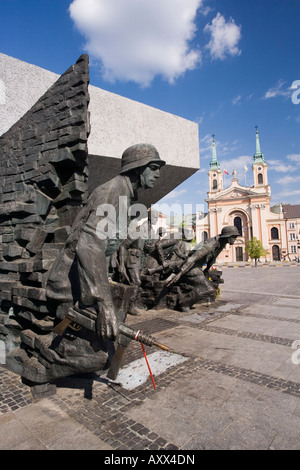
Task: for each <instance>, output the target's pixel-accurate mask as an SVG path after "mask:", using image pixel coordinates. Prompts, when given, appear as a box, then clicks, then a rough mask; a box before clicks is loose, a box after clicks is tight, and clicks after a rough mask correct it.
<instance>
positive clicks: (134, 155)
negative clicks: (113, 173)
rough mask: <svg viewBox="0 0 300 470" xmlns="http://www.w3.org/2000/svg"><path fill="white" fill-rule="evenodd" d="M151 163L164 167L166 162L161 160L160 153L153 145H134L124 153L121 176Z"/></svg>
mask: <svg viewBox="0 0 300 470" xmlns="http://www.w3.org/2000/svg"><path fill="white" fill-rule="evenodd" d="M149 163H158V164H159V165H160V166H163V165H165V163H166V162H165V161H163V160H162V159H161V158H160V156H159V153H158V151H157V150H156V148H155V147H153V145H151V144H136V145H132V146H131V147H129V148H128V149H126V150H125V151H124V152H123V155H122V160H121V171H120V175H122V174H124V173H127V171H130V170H134V169H135V168H140V167H142V166H146V165H148V164H149Z"/></svg>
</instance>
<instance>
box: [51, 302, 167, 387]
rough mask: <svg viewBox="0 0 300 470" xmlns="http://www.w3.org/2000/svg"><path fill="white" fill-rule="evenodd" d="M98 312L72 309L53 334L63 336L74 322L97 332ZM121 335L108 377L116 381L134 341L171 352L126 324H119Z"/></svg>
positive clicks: (76, 306)
mask: <svg viewBox="0 0 300 470" xmlns="http://www.w3.org/2000/svg"><path fill="white" fill-rule="evenodd" d="M96 319H97V312H96V309H94V308H93V307H85V308H80V307H79V306H78V304H75V305H74V306H73V307H70V308H69V310H68V312H67V313H66V316H65V318H64V319H63V320H62V321H61V322H60V323H59V324H58V325H56V326H55V328H54V329H53V332H54V333H56V334H57V335H59V336H61V335H62V334H63V333H64V331H65V330H66V329H67V327H68V326H70V324H71V323H72V322H75V323H76V324H78V325H80V326H83V327H84V328H87V329H88V330H91V331H96ZM118 326H119V335H118V338H117V349H116V352H115V354H114V357H113V360H112V362H111V365H110V368H109V371H108V374H107V377H108V378H109V379H112V380H115V379H116V378H117V375H118V373H119V369H120V367H121V361H122V359H123V356H124V354H125V351H126V347H127V346H128V344H129V343H130V341H131V340H132V339H133V340H135V341H138V342H140V343H142V344H145V345H147V346H156V347H157V348H160V349H162V350H164V351H170V348H169V347H168V346H165V345H164V344H161V343H159V342H158V341H157V340H156V339H155V338H154V337H153V336H151V335H149V334H145V333H143V332H141V331H137V330H134V329H133V328H131V327H130V326H128V325H125V323H123V322H120V323H119V325H118Z"/></svg>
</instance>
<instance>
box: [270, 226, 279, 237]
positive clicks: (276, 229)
mask: <svg viewBox="0 0 300 470" xmlns="http://www.w3.org/2000/svg"><path fill="white" fill-rule="evenodd" d="M271 240H279V233H278V228H276V227H273V228H271Z"/></svg>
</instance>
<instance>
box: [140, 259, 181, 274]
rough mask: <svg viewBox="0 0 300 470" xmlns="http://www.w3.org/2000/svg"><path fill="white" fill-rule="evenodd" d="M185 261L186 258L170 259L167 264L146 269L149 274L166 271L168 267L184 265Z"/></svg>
mask: <svg viewBox="0 0 300 470" xmlns="http://www.w3.org/2000/svg"><path fill="white" fill-rule="evenodd" d="M184 262H185V260H183V261H179V260H174V261H169V262H168V263H167V265H165V266H162V265H160V266H157V267H156V268H150V269H146V271H147V273H148V274H150V275H152V274H155V273H158V272H160V271H164V270H165V269H167V268H176V267H180V266H182V264H183V263H184Z"/></svg>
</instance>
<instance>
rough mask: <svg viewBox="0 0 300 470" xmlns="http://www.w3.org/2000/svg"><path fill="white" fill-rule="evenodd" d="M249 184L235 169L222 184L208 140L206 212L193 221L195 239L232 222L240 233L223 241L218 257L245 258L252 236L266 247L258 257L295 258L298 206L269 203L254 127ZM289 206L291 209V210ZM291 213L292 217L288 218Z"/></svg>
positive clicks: (215, 232) (299, 220) (264, 164)
mask: <svg viewBox="0 0 300 470" xmlns="http://www.w3.org/2000/svg"><path fill="white" fill-rule="evenodd" d="M252 173H253V186H251V187H246V186H243V185H241V184H240V183H239V180H238V178H237V173H236V171H233V173H232V176H233V177H232V181H231V184H230V186H229V187H227V188H224V186H223V171H222V170H221V167H220V163H219V161H218V159H217V152H216V145H215V141H214V139H213V142H212V160H211V162H210V169H209V171H208V177H209V191H208V193H207V199H206V202H207V205H208V212H207V214H206V215H205V216H204V217H203V218H202V219H200V220H197V222H196V238H197V242H200V241H202V240H205V239H206V238H210V237H214V236H216V235H218V234H220V233H221V230H222V228H223V227H226V226H228V225H234V226H236V227H237V229H238V231H239V233H240V236H239V237H238V238H237V239H236V242H235V244H234V245H233V246H229V245H227V247H226V249H225V250H224V251H223V252H222V253H221V254H220V256H219V261H222V262H224V261H228V262H238V261H248V260H249V256H248V253H247V252H246V250H245V249H246V244H247V241H248V240H250V239H252V238H253V237H256V238H257V239H258V240H260V242H261V243H262V245H263V247H264V248H265V250H266V251H267V254H266V256H265V257H263V258H261V261H279V260H282V259H288V260H294V259H296V258H297V259H298V258H299V248H298V238H299V236H300V235H299V233H300V206H288V205H287V206H280V207H279V210H277V211H276V212H275V211H274V208H273V209H272V208H271V206H270V201H271V188H270V185H269V184H268V165H267V162H266V161H265V158H264V155H263V153H262V152H261V148H260V141H259V134H258V131H257V130H256V152H255V154H254V157H253V164H252ZM291 208H293V209H294V210H293V211H292V210H291ZM291 215H292V216H293V219H292V218H291Z"/></svg>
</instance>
